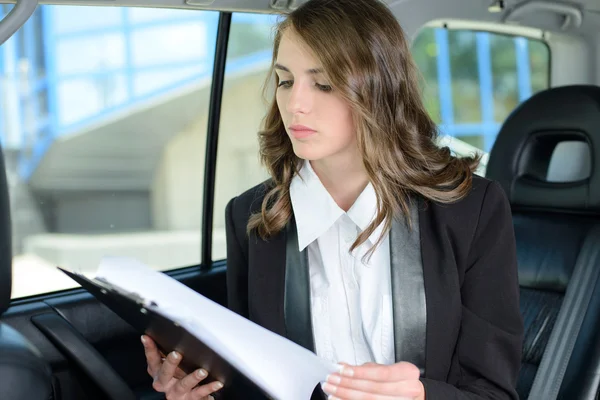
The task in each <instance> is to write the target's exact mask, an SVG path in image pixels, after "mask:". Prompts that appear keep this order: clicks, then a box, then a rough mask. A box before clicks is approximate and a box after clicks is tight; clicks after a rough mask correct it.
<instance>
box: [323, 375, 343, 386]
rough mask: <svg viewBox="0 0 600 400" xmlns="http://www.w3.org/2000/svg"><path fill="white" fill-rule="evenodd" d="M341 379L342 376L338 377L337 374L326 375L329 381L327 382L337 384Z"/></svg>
mask: <svg viewBox="0 0 600 400" xmlns="http://www.w3.org/2000/svg"><path fill="white" fill-rule="evenodd" d="M341 381H342V378H340V377H339V376H337V375H327V382H329V383H333V384H334V385H337V384H339V383H340V382H341Z"/></svg>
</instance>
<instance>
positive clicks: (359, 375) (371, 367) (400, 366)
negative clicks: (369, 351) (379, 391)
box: [333, 362, 421, 382]
mask: <svg viewBox="0 0 600 400" xmlns="http://www.w3.org/2000/svg"><path fill="white" fill-rule="evenodd" d="M342 366H343V369H342V371H341V373H340V374H339V375H341V376H345V377H349V378H354V379H364V380H368V381H375V382H391V381H396V382H397V381H402V380H418V379H419V376H420V375H421V372H420V371H419V369H418V368H417V367H416V366H415V365H414V364H411V363H408V362H399V363H397V364H393V365H381V364H375V363H367V364H364V365H360V366H350V365H348V364H342ZM333 375H338V374H333Z"/></svg>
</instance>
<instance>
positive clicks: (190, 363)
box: [57, 267, 269, 398]
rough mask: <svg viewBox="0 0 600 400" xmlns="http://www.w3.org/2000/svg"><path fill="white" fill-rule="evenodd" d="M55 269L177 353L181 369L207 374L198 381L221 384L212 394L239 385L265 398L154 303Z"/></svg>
mask: <svg viewBox="0 0 600 400" xmlns="http://www.w3.org/2000/svg"><path fill="white" fill-rule="evenodd" d="M57 268H58V269H59V270H61V271H62V272H64V273H65V274H67V275H68V276H69V277H70V278H71V279H73V280H74V281H75V282H77V283H79V284H80V285H81V287H83V288H84V289H86V290H87V291H88V292H90V294H92V295H93V296H94V297H95V298H96V299H98V300H99V301H100V302H101V303H103V304H104V305H106V306H107V307H108V308H109V309H110V310H112V311H113V312H114V313H115V314H117V315H118V316H119V317H121V318H122V319H123V320H125V321H126V322H127V323H129V324H130V325H131V326H132V327H133V328H134V329H135V330H136V331H138V332H140V334H141V333H144V334H145V335H147V336H149V337H151V338H152V339H153V340H154V341H155V342H156V345H157V347H158V348H159V349H160V350H161V351H162V352H163V354H168V353H169V352H171V351H174V350H175V351H177V352H178V353H180V354H181V355H182V356H183V360H182V362H181V364H180V365H179V366H180V368H181V369H182V370H183V371H185V372H186V373H191V372H193V371H194V370H196V369H198V368H204V369H205V370H206V371H207V372H208V377H207V378H205V379H204V380H203V381H202V383H209V382H212V381H215V380H218V381H219V382H221V383H223V388H222V389H220V390H219V391H218V392H217V393H215V395H217V396H215V397H218V398H223V397H221V396H219V394H220V393H235V392H237V391H238V390H236V389H234V387H236V388H242V387H243V388H244V389H245V390H250V391H251V392H253V393H254V394H253V395H254V396H256V395H257V394H258V393H259V392H260V394H261V395H262V396H264V397H262V398H269V396H268V395H267V394H266V393H265V392H264V391H263V390H261V389H260V388H259V387H258V386H257V385H255V384H254V383H252V381H250V380H249V379H248V378H247V377H246V376H245V375H243V374H242V373H241V372H239V371H238V370H237V369H236V368H235V367H233V366H232V365H231V364H229V363H228V362H227V361H226V360H225V359H223V358H222V357H221V356H220V355H219V354H218V353H217V352H215V351H214V350H213V349H211V348H210V347H208V346H207V345H206V344H204V343H203V342H202V341H201V340H199V339H198V338H197V337H196V336H194V335H193V334H191V333H190V332H189V331H188V330H186V329H185V328H183V327H182V326H180V325H178V324H177V323H176V322H174V321H172V320H170V319H169V318H167V317H165V316H164V315H162V314H160V313H159V312H157V311H156V310H155V309H154V308H153V307H154V306H157V304H155V303H150V304H147V303H146V301H145V300H144V299H142V298H141V297H140V296H139V295H137V294H136V293H130V292H127V291H125V290H123V289H121V288H119V287H116V286H115V285H112V284H111V283H109V282H107V281H105V280H103V279H102V278H94V279H90V278H88V277H86V276H84V275H82V274H79V273H77V272H72V271H68V270H65V269H63V268H60V267H57ZM140 346H141V343H140ZM230 389H234V390H230ZM248 394H249V393H248Z"/></svg>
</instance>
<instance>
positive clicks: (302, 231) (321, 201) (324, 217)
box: [290, 161, 383, 251]
mask: <svg viewBox="0 0 600 400" xmlns="http://www.w3.org/2000/svg"><path fill="white" fill-rule="evenodd" d="M290 199H291V202H292V209H293V211H294V216H295V218H296V227H297V231H298V247H299V250H300V251H302V250H304V249H305V248H306V247H307V246H308V245H309V244H310V243H312V242H313V241H315V240H317V239H318V238H319V237H320V236H321V235H323V234H324V233H325V232H327V230H329V228H331V226H332V225H333V224H335V222H336V221H337V220H338V219H339V218H340V217H341V216H342V215H343V214H345V212H344V210H342V209H341V208H340V207H339V206H338V205H337V203H336V202H335V201H334V200H333V198H332V197H331V195H330V194H329V192H328V191H327V189H325V186H323V184H322V183H321V180H320V179H319V177H318V176H317V174H316V173H315V171H314V170H313V168H312V166H311V165H310V162H309V161H305V162H304V164H303V166H302V168H301V169H300V171H299V172H298V174H297V175H295V176H294V177H293V178H292V182H291V184H290ZM376 213H377V195H376V194H375V189H374V188H373V185H372V184H371V183H369V184H368V185H367V187H366V188H365V189H364V190H363V191H362V193H361V194H360V195H359V196H358V198H357V199H356V201H355V202H354V204H353V205H352V207H351V208H350V209H349V210H348V212H347V213H346V214H347V215H348V217H350V219H351V220H352V221H353V222H354V223H355V224H356V225H357V226H358V227H359V228H360V229H361V230H365V229H366V228H367V226H369V224H370V223H371V221H373V219H374V218H375V215H376ZM382 231H383V224H380V225H379V226H378V227H377V229H375V231H374V232H373V233H372V234H371V235H370V236H369V241H370V242H371V244H375V242H376V241H377V239H378V238H379V235H381V233H382Z"/></svg>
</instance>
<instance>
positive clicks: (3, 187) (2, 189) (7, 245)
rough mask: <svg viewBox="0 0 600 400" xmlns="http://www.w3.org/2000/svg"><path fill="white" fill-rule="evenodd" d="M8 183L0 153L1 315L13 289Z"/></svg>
mask: <svg viewBox="0 0 600 400" xmlns="http://www.w3.org/2000/svg"><path fill="white" fill-rule="evenodd" d="M11 229H12V228H11V221H10V203H9V200H8V182H7V180H6V172H5V167H4V156H3V154H2V151H0V315H2V313H3V312H4V311H6V309H7V308H8V305H9V303H10V294H11V288H12V236H11V235H12V231H11Z"/></svg>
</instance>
